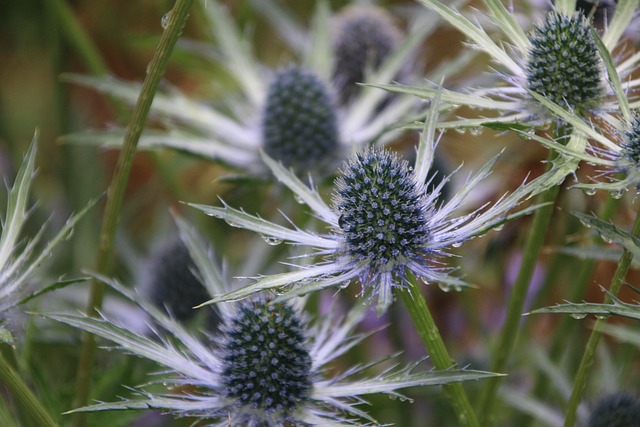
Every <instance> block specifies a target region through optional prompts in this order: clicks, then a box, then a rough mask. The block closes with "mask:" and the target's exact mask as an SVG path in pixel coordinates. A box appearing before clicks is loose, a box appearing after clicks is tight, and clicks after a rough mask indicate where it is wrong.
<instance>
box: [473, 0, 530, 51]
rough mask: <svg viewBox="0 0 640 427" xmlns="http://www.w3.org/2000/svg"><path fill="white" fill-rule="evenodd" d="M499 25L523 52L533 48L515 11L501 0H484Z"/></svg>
mask: <svg viewBox="0 0 640 427" xmlns="http://www.w3.org/2000/svg"><path fill="white" fill-rule="evenodd" d="M484 4H486V5H487V7H488V8H489V10H490V11H491V14H492V15H493V18H494V19H495V21H496V24H497V26H498V27H499V28H500V29H501V30H502V31H503V32H504V33H505V34H506V35H507V37H509V40H511V41H512V42H513V43H515V44H516V46H518V49H519V50H520V51H521V52H528V51H529V49H531V41H529V38H528V37H527V35H526V34H525V32H524V30H523V29H522V27H521V26H520V24H518V22H517V21H516V19H515V14H514V13H513V11H510V10H507V8H506V7H504V5H503V4H502V2H501V1H500V0H484Z"/></svg>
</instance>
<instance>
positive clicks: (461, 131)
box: [453, 126, 467, 135]
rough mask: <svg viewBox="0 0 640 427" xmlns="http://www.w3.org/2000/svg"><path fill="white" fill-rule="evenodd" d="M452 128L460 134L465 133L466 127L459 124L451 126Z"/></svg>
mask: <svg viewBox="0 0 640 427" xmlns="http://www.w3.org/2000/svg"><path fill="white" fill-rule="evenodd" d="M453 130H455V131H456V132H458V133H459V134H461V135H464V134H465V133H467V128H465V127H462V126H459V127H455V128H453Z"/></svg>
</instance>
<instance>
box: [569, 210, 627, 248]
mask: <svg viewBox="0 0 640 427" xmlns="http://www.w3.org/2000/svg"><path fill="white" fill-rule="evenodd" d="M572 214H573V215H574V216H575V217H576V218H578V219H579V220H580V222H582V223H583V224H584V225H585V226H587V227H592V228H594V229H596V230H597V231H598V233H599V234H600V236H602V238H603V239H604V240H605V241H608V242H612V243H617V244H618V245H620V246H622V247H623V248H624V249H626V250H627V251H629V252H631V253H632V254H633V256H634V257H639V256H640V239H638V238H637V237H634V236H633V235H631V234H630V233H628V232H627V231H624V230H622V229H621V228H619V227H616V226H615V225H613V224H611V223H610V222H607V221H604V220H602V219H600V218H597V217H595V216H592V215H586V214H583V213H581V212H572Z"/></svg>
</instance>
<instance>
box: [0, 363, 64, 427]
mask: <svg viewBox="0 0 640 427" xmlns="http://www.w3.org/2000/svg"><path fill="white" fill-rule="evenodd" d="M0 381H1V382H2V383H3V384H4V385H6V386H7V388H8V389H9V390H10V391H11V393H12V394H13V396H14V397H15V398H16V400H17V401H18V402H19V404H20V405H21V406H22V408H23V409H24V410H25V412H26V413H27V414H29V416H31V417H32V418H33V420H34V421H35V425H37V426H40V427H56V426H57V424H56V422H55V421H54V420H53V418H52V417H51V415H50V414H49V412H47V410H46V409H45V408H44V407H43V406H42V404H41V403H40V401H39V400H38V398H37V397H36V396H35V395H34V394H33V393H32V392H31V390H30V389H29V387H27V385H26V384H25V383H24V381H23V380H22V378H21V377H20V375H18V374H17V373H16V371H15V370H14V369H13V368H12V367H11V365H10V364H9V362H7V360H6V359H5V357H4V355H2V354H0Z"/></svg>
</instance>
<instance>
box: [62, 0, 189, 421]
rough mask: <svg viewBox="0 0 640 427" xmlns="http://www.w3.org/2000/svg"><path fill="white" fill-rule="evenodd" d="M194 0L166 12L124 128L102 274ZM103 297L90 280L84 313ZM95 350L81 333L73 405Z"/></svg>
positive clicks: (86, 383) (81, 400)
mask: <svg viewBox="0 0 640 427" xmlns="http://www.w3.org/2000/svg"><path fill="white" fill-rule="evenodd" d="M193 1H194V0H177V1H176V4H175V6H174V8H173V9H172V10H171V12H169V16H168V20H167V25H166V27H165V31H164V32H163V34H162V37H161V38H160V42H159V44H158V47H157V48H156V52H155V54H154V57H153V59H152V60H151V63H150V64H149V68H148V72H147V76H146V78H145V80H144V82H143V84H142V89H141V91H140V95H139V96H138V101H137V103H136V106H135V109H134V111H133V115H132V117H131V121H130V122H129V126H128V127H127V132H126V134H125V137H124V141H123V144H122V151H121V152H120V156H119V158H118V163H117V164H116V169H115V172H114V175H113V179H112V182H111V185H110V186H109V189H108V190H107V201H106V206H105V213H104V217H103V222H102V227H101V229H100V237H99V246H98V255H97V260H96V271H97V272H98V273H101V274H105V273H107V271H108V270H109V268H110V265H111V261H112V258H113V243H114V237H115V232H116V226H117V223H118V218H119V216H120V212H121V211H122V203H123V200H124V194H125V190H126V187H127V182H128V181H129V174H130V172H131V166H132V164H133V159H134V157H135V154H136V147H137V145H138V140H139V139H140V135H141V134H142V130H143V128H144V125H145V122H146V119H147V116H148V114H149V110H150V108H151V103H152V101H153V97H154V95H155V93H156V90H157V89H158V85H159V83H160V80H161V79H162V76H163V75H164V73H165V71H166V69H167V64H168V62H169V58H170V56H171V53H172V51H173V48H174V46H175V44H176V42H177V40H178V38H179V37H180V34H181V33H182V30H183V29H184V26H185V23H186V20H187V18H188V16H189V11H190V9H191V5H192V4H193ZM103 297H104V285H103V284H101V283H99V282H97V281H95V280H94V281H93V282H92V283H91V290H90V295H89V303H88V305H87V315H90V316H94V315H96V313H97V311H98V310H99V309H100V307H101V306H102V300H103ZM94 351H95V339H94V337H93V335H91V334H89V333H83V335H82V349H81V354H80V361H79V363H78V375H77V380H76V399H75V402H74V406H75V407H80V406H84V405H86V402H87V400H88V395H89V389H90V378H91V366H92V364H93V355H94ZM73 425H74V426H76V427H79V426H82V425H84V416H83V415H82V414H81V413H78V414H77V416H76V417H75V418H74V424H73Z"/></svg>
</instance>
